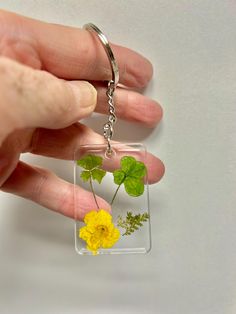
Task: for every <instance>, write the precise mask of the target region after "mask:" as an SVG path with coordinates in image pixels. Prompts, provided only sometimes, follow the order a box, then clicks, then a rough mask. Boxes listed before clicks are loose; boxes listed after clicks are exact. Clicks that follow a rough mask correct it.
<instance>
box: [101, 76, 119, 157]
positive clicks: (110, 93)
mask: <svg viewBox="0 0 236 314" xmlns="http://www.w3.org/2000/svg"><path fill="white" fill-rule="evenodd" d="M115 89H116V86H115V83H114V81H113V80H110V81H109V82H108V86H107V92H106V94H107V97H108V105H109V116H108V121H107V122H106V123H105V124H104V126H103V135H104V138H105V140H106V141H107V154H108V155H111V153H112V148H111V139H112V137H113V135H114V128H113V125H114V123H115V122H116V120H117V118H116V114H115V111H116V110H115V104H114V92H115Z"/></svg>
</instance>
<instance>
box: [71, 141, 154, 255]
mask: <svg viewBox="0 0 236 314" xmlns="http://www.w3.org/2000/svg"><path fill="white" fill-rule="evenodd" d="M74 184H75V193H74V208H75V247H76V251H77V252H78V253H79V254H82V255H98V254H128V253H147V252H148V251H150V249H151V229H150V208H149V195H148V178H147V169H146V149H145V147H144V146H143V145H142V144H133V143H123V144H112V150H111V153H110V154H108V152H107V145H106V144H102V145H99V144H93V145H83V146H80V147H79V148H78V150H77V151H76V152H75V162H74ZM77 185H79V186H80V187H82V188H84V189H86V190H87V191H88V192H89V193H88V194H87V195H88V199H89V202H88V203H89V204H91V205H89V207H88V208H81V204H80V202H79V192H78V189H77V188H76V186H77Z"/></svg>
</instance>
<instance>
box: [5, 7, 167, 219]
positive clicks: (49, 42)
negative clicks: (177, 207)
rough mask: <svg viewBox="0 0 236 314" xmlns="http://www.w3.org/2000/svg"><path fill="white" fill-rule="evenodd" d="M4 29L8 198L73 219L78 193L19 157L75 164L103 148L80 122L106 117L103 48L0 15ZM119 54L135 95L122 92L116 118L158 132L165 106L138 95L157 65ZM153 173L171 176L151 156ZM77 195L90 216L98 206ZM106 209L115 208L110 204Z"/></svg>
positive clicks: (123, 77) (69, 32) (123, 79)
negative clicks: (78, 151) (89, 149)
mask: <svg viewBox="0 0 236 314" xmlns="http://www.w3.org/2000/svg"><path fill="white" fill-rule="evenodd" d="M0 25H1V26H0V39H1V40H0V95H1V101H0V187H1V190H2V191H5V192H10V193H14V194H16V195H19V196H22V197H24V198H27V199H30V200H33V201H35V202H37V203H39V204H41V205H43V206H45V207H48V208H49V209H52V210H54V211H57V212H60V213H62V214H64V215H66V216H69V217H74V213H73V185H72V184H70V183H68V182H65V181H63V180H62V179H60V178H58V177H57V176H56V175H55V174H53V173H52V172H50V171H49V170H46V169H42V168H39V167H35V166H31V165H28V164H26V163H23V162H21V161H19V157H20V154H21V153H24V152H31V153H33V154H39V155H43V156H49V157H54V158H60V159H73V152H74V149H75V147H77V146H78V145H80V144H85V143H87V144H88V143H95V142H96V143H103V142H104V140H103V137H102V136H101V135H99V134H97V133H95V132H94V131H93V130H91V129H90V128H88V127H86V126H85V125H82V124H80V123H79V122H77V121H78V120H80V119H82V118H84V117H87V116H89V115H90V114H91V113H92V112H93V111H94V110H95V111H96V112H100V113H105V112H106V111H107V104H106V96H105V86H104V85H103V83H102V82H103V81H104V80H108V79H110V73H111V70H110V65H109V62H108V60H107V56H106V54H105V53H104V50H103V47H102V45H101V43H100V42H98V41H97V40H96V39H95V37H94V36H93V35H92V34H91V33H89V32H88V31H85V30H82V29H76V28H71V27H65V26H60V25H54V24H48V23H43V22H39V21H36V20H32V19H29V18H25V17H22V16H19V15H15V14H12V13H9V12H5V11H0ZM112 49H113V51H114V53H115V56H116V59H117V61H118V64H119V69H120V83H121V84H123V85H124V86H125V87H128V88H129V89H127V88H120V87H119V88H118V89H117V91H116V108H117V109H116V112H117V116H118V117H120V118H122V119H126V120H129V121H137V122H140V123H142V124H144V125H145V126H147V127H154V126H155V125H156V124H157V123H158V122H159V120H160V119H161V117H162V109H161V107H160V105H159V104H158V103H157V102H155V101H153V100H151V99H148V98H147V97H145V96H142V95H141V94H139V93H138V92H135V91H132V90H131V88H133V89H138V88H141V87H144V86H146V85H147V83H148V82H149V80H150V79H151V77H152V66H151V64H150V62H149V61H148V60H147V59H145V58H143V57H142V56H140V55H139V54H137V53H136V52H134V51H131V50H129V49H127V48H123V47H120V46H116V45H112ZM82 80H83V81H82ZM87 81H89V82H90V83H88V82H87ZM93 86H94V87H93ZM147 168H148V173H149V181H150V183H154V182H157V181H158V180H159V179H160V178H161V177H162V175H163V173H164V166H163V164H162V162H161V161H160V160H159V159H158V158H156V157H154V156H153V155H151V154H149V155H148V164H147ZM77 190H78V193H79V194H78V197H79V200H80V209H81V211H82V212H84V210H86V208H87V209H89V208H90V204H91V202H93V198H92V196H91V194H90V193H89V192H87V191H85V190H83V189H82V188H80V187H77ZM98 199H99V198H98ZM99 202H100V204H102V205H103V204H104V208H107V207H108V204H107V203H106V202H105V201H104V200H101V199H100V200H99Z"/></svg>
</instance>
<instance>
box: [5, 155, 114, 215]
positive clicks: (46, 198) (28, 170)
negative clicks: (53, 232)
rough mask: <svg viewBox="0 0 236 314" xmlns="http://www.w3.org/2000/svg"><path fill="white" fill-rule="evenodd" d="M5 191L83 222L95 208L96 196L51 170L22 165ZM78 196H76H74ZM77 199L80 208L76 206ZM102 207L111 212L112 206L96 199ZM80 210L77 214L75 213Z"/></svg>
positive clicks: (18, 167) (21, 163)
mask: <svg viewBox="0 0 236 314" xmlns="http://www.w3.org/2000/svg"><path fill="white" fill-rule="evenodd" d="M1 190H2V191H4V192H8V193H13V194H16V195H18V196H21V197H23V198H26V199H29V200H31V201H34V202H36V203H38V204H40V205H42V206H44V207H47V208H49V209H51V210H53V211H55V212H57V213H60V214H63V215H65V216H67V217H70V218H76V219H78V220H82V219H83V217H84V215H85V214H86V213H87V212H89V211H90V210H91V208H93V207H94V209H96V203H95V201H94V198H93V195H92V193H90V192H88V191H86V190H84V189H82V188H81V187H79V186H74V185H73V184H71V183H69V182H66V181H64V180H62V179H61V178H59V177H57V176H56V175H55V174H53V173H52V172H50V171H49V170H46V169H43V168H39V167H35V166H30V165H27V164H26V163H24V162H21V161H20V162H19V163H18V164H17V167H16V168H15V170H14V171H13V173H12V174H11V176H10V177H9V178H8V179H7V181H6V182H5V183H4V184H3V186H2V187H1ZM74 193H75V195H74ZM74 196H75V199H76V206H75V205H74ZM96 199H97V202H98V205H99V208H103V209H105V210H108V211H110V205H109V204H108V203H107V202H106V201H105V200H103V199H102V198H100V197H99V196H96ZM75 208H76V212H75Z"/></svg>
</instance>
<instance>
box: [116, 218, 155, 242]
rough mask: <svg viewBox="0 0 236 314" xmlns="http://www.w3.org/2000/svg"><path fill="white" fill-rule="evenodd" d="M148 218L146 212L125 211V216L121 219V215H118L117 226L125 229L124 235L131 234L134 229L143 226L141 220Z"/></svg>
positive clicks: (144, 220)
mask: <svg viewBox="0 0 236 314" xmlns="http://www.w3.org/2000/svg"><path fill="white" fill-rule="evenodd" d="M148 219H149V214H148V213H143V214H137V215H133V214H132V212H127V214H126V218H125V219H123V218H122V217H121V216H118V221H117V226H118V227H120V228H123V229H125V233H123V234H122V236H125V235H131V233H133V232H134V231H135V230H138V229H139V228H140V227H142V226H143V222H146V221H147V220H148Z"/></svg>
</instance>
